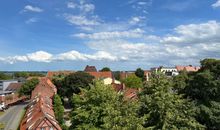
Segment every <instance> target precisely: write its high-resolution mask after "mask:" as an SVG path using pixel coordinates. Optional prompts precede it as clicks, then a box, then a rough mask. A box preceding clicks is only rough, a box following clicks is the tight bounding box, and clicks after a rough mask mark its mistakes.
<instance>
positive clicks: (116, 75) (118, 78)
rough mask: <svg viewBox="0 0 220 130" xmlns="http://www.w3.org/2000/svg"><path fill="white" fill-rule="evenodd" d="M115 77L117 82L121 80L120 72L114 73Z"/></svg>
mask: <svg viewBox="0 0 220 130" xmlns="http://www.w3.org/2000/svg"><path fill="white" fill-rule="evenodd" d="M113 75H114V78H115V79H116V80H120V71H114V72H113Z"/></svg>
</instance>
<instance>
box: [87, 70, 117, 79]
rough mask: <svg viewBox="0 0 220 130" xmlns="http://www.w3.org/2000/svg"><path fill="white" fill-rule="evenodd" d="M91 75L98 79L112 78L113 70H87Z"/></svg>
mask: <svg viewBox="0 0 220 130" xmlns="http://www.w3.org/2000/svg"><path fill="white" fill-rule="evenodd" d="M87 73H89V74H90V75H92V76H94V77H95V78H96V79H101V78H112V76H113V75H112V72H111V71H106V72H87Z"/></svg>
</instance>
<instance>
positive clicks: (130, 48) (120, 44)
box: [0, 21, 220, 65]
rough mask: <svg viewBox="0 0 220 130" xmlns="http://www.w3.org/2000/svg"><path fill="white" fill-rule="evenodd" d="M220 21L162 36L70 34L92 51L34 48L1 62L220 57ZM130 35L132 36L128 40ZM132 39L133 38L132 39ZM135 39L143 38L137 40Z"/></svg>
mask: <svg viewBox="0 0 220 130" xmlns="http://www.w3.org/2000/svg"><path fill="white" fill-rule="evenodd" d="M219 34H220V23H219V22H217V21H208V22H205V23H199V24H188V25H180V26H177V27H175V28H174V29H173V31H172V33H171V34H167V35H164V36H162V37H160V36H156V35H148V34H146V32H145V31H143V30H141V29H139V28H136V29H133V30H128V31H107V32H106V31H105V32H98V33H96V32H95V33H79V34H73V36H74V37H78V38H80V39H83V40H87V43H86V45H87V46H88V47H89V48H90V49H91V50H92V51H93V52H94V53H81V52H79V51H76V50H72V51H68V52H63V53H59V54H51V53H49V52H45V51H37V52H33V53H29V54H25V55H16V56H9V57H0V61H2V62H4V63H10V64H14V63H16V62H29V61H33V62H44V63H49V62H62V61H111V62H116V61H117V62H129V63H138V62H150V63H156V62H158V61H160V63H168V64H173V65H174V64H192V63H195V62H196V63H197V62H198V61H199V60H201V59H203V58H207V57H212V58H220V35H219ZM128 39H131V40H128ZM132 39H135V40H132ZM138 40H140V41H142V42H137V41H138Z"/></svg>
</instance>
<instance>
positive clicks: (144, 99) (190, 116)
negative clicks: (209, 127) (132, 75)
mask: <svg viewBox="0 0 220 130" xmlns="http://www.w3.org/2000/svg"><path fill="white" fill-rule="evenodd" d="M171 86H172V82H171V80H170V79H168V78H167V77H165V76H164V75H163V74H152V76H151V79H150V81H149V82H147V83H146V85H145V86H144V89H143V92H142V93H141V96H140V100H141V104H142V105H141V108H140V111H139V114H140V116H143V117H145V123H144V127H146V128H147V129H153V130H157V129H162V130H177V129H204V126H202V125H201V124H199V123H198V122H197V121H196V119H195V118H194V116H195V110H194V109H193V107H192V105H193V104H191V103H190V102H189V101H188V100H186V99H183V98H182V96H181V95H178V94H177V93H175V92H174V91H173V90H172V87H171Z"/></svg>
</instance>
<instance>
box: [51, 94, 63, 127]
mask: <svg viewBox="0 0 220 130" xmlns="http://www.w3.org/2000/svg"><path fill="white" fill-rule="evenodd" d="M53 102H54V103H53V109H54V114H55V117H56V120H57V121H58V122H59V123H60V124H63V123H64V120H63V115H64V107H63V104H62V101H61V99H60V96H59V95H57V94H56V95H55V96H54V100H53Z"/></svg>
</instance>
